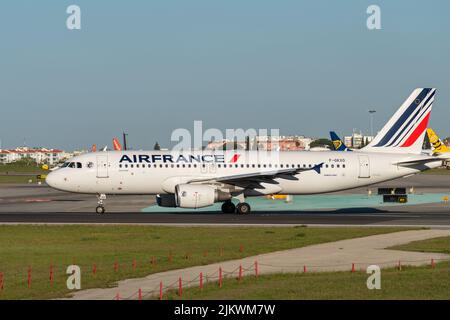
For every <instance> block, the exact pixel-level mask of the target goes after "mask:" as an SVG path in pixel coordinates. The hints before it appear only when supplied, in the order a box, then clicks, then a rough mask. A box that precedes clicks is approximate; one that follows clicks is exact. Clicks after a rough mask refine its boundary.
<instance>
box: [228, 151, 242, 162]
mask: <svg viewBox="0 0 450 320" xmlns="http://www.w3.org/2000/svg"><path fill="white" fill-rule="evenodd" d="M240 156H241V155H240V154H238V153H236V154H235V155H234V156H233V158H231V160H230V163H235V162H237V161H238V159H239V157H240Z"/></svg>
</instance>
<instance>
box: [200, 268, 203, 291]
mask: <svg viewBox="0 0 450 320" xmlns="http://www.w3.org/2000/svg"><path fill="white" fill-rule="evenodd" d="M202 289H203V272H200V290H202Z"/></svg>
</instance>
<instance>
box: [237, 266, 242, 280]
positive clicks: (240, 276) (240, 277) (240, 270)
mask: <svg viewBox="0 0 450 320" xmlns="http://www.w3.org/2000/svg"><path fill="white" fill-rule="evenodd" d="M238 280H239V281H241V280H242V264H240V265H239V277H238Z"/></svg>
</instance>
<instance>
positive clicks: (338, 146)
mask: <svg viewBox="0 0 450 320" xmlns="http://www.w3.org/2000/svg"><path fill="white" fill-rule="evenodd" d="M330 137H331V141H332V142H333V147H334V150H336V151H351V150H350V149H349V148H347V146H346V145H345V144H344V142H343V141H342V139H341V138H339V136H338V135H337V134H336V132H334V131H330Z"/></svg>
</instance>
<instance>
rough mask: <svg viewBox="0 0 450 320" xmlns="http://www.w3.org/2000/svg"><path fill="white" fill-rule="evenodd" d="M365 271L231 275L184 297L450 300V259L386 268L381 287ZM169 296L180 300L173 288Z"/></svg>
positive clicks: (186, 291)
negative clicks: (371, 283)
mask: <svg viewBox="0 0 450 320" xmlns="http://www.w3.org/2000/svg"><path fill="white" fill-rule="evenodd" d="M368 276H369V275H368V274H366V273H365V272H361V271H359V272H355V273H351V272H327V273H295V274H287V273H286V274H274V275H264V276H259V277H258V278H255V277H254V276H247V277H243V279H242V280H241V281H240V282H239V281H237V280H236V279H232V278H228V279H225V280H224V282H223V286H222V288H219V287H218V285H217V283H209V284H207V285H206V286H204V288H203V290H200V289H199V288H198V287H196V288H185V289H184V290H183V296H182V298H183V299H187V300H190V299H200V300H207V299H218V300H222V299H232V300H243V299H280V300H281V299H283V300H285V299H296V300H297V299H298V300H307V299H335V300H336V299H450V262H441V263H438V264H437V265H436V267H435V268H434V269H432V268H431V267H430V266H424V267H403V268H402V271H399V270H397V269H382V271H381V289H380V290H369V289H367V286H366V281H367V277H368ZM164 298H165V299H180V297H178V295H177V291H170V292H169V293H168V294H166V296H165V297H164Z"/></svg>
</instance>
